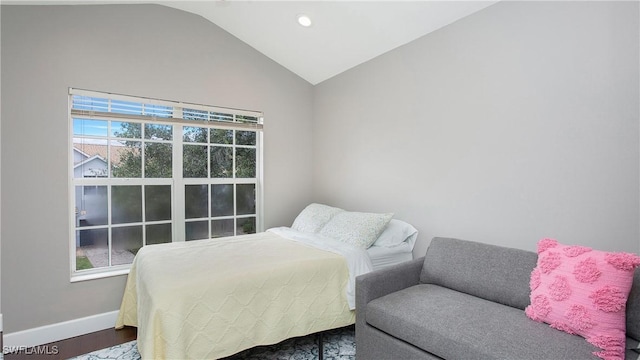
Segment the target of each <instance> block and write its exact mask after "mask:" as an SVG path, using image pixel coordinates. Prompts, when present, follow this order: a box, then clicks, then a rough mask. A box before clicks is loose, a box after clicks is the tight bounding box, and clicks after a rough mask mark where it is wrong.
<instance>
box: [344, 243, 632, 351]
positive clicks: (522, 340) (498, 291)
mask: <svg viewBox="0 0 640 360" xmlns="http://www.w3.org/2000/svg"><path fill="white" fill-rule="evenodd" d="M536 261H537V254H536V253H534V252H529V251H524V250H518V249H511V248H505V247H499V246H494V245H487V244H481V243H477V242H471V241H464V240H457V239H446V238H435V239H433V241H432V242H431V244H430V246H429V248H428V250H427V253H426V255H425V257H424V258H420V259H415V260H413V261H409V262H406V263H403V264H399V265H396V266H393V267H390V268H387V269H383V270H379V271H375V272H371V273H368V274H365V275H362V276H359V277H358V278H357V279H356V348H357V351H356V359H357V360H369V359H544V360H550V359H581V360H582V359H599V358H598V357H596V356H595V355H593V354H592V353H593V352H594V351H598V350H599V349H598V348H596V347H594V346H592V345H591V344H589V343H588V342H587V341H586V340H585V339H584V338H582V337H580V336H575V335H570V334H567V333H564V332H561V331H559V330H555V329H552V328H550V327H549V326H548V325H546V324H542V323H539V322H535V321H533V320H531V319H529V318H528V317H527V316H526V315H525V314H524V309H525V307H526V306H527V305H529V295H530V289H529V279H530V275H531V271H532V270H533V268H534V267H535V266H536ZM626 316H627V348H630V347H637V346H638V340H640V269H636V272H635V276H634V282H633V287H632V289H631V294H630V295H629V300H628V302H627V314H626ZM626 358H627V360H629V359H633V360H636V359H638V358H640V354H638V353H637V352H635V351H633V350H627V354H626Z"/></svg>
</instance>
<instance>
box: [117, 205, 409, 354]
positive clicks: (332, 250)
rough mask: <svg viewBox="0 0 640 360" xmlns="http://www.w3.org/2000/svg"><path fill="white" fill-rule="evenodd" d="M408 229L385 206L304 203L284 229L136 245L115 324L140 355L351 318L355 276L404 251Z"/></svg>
mask: <svg viewBox="0 0 640 360" xmlns="http://www.w3.org/2000/svg"><path fill="white" fill-rule="evenodd" d="M318 209H321V210H325V212H326V211H335V213H331V214H326V213H323V212H322V211H319V210H318ZM307 210H309V211H307ZM345 219H347V220H348V221H345ZM400 228H402V229H403V230H402V231H399V229H400ZM364 233H367V234H366V236H368V239H365V240H363V238H364V237H366V236H364V237H363V234H364ZM407 234H409V236H406V235H407ZM372 236H375V237H374V238H373V241H371V237H372ZM416 236H417V230H415V228H413V227H411V226H410V225H409V224H406V223H404V222H401V221H399V220H396V219H391V214H369V213H354V212H346V211H344V210H342V209H338V208H332V207H328V206H326V205H321V204H311V205H309V206H308V207H307V208H305V210H303V212H301V213H300V215H298V217H297V218H296V221H294V224H293V225H292V226H291V227H278V228H272V229H269V230H267V231H265V232H262V233H257V234H250V235H241V236H236V237H228V238H217V239H207V240H198V241H189V242H179V243H169V244H160V245H151V246H146V247H143V248H142V249H141V250H140V251H139V252H138V254H137V255H136V257H135V259H134V262H133V264H132V266H131V271H130V273H129V276H128V279H127V284H126V286H125V292H124V295H123V299H122V304H121V308H120V312H119V314H118V320H117V322H116V328H122V327H123V326H136V327H137V328H138V336H137V338H138V351H139V352H140V355H141V357H142V358H144V359H175V358H180V359H217V358H222V357H226V356H229V355H232V354H235V353H238V352H240V351H242V350H245V349H248V348H251V347H254V346H258V345H267V344H275V343H278V342H280V341H282V340H285V339H288V338H291V337H297V336H303V335H307V334H312V333H317V332H321V331H325V330H329V329H334V328H339V327H344V326H347V325H351V324H353V323H354V322H355V311H354V309H355V277H356V276H358V275H360V274H364V273H366V272H369V271H371V270H373V269H378V268H383V267H386V266H390V265H392V264H395V263H398V262H402V261H405V260H406V259H411V249H412V248H413V244H414V243H415V239H416ZM354 239H356V240H354ZM363 241H364V242H363ZM378 241H379V242H378Z"/></svg>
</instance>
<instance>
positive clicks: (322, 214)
mask: <svg viewBox="0 0 640 360" xmlns="http://www.w3.org/2000/svg"><path fill="white" fill-rule="evenodd" d="M343 211H344V210H342V209H340V208H336V207H332V206H328V205H322V204H316V203H313V204H309V205H307V207H306V208H304V209H303V210H302V211H301V212H300V214H298V216H297V217H296V219H295V220H294V221H293V225H291V228H292V229H294V230H298V231H302V232H310V233H317V232H318V231H320V229H322V227H323V226H324V225H325V224H326V223H328V222H329V220H331V218H332V217H333V216H334V215H335V214H337V213H340V212H343Z"/></svg>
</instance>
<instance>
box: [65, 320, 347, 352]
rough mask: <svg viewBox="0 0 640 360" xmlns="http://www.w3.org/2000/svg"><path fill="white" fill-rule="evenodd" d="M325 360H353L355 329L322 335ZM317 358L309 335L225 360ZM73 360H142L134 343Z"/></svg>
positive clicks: (314, 340) (313, 339)
mask: <svg viewBox="0 0 640 360" xmlns="http://www.w3.org/2000/svg"><path fill="white" fill-rule="evenodd" d="M322 338H323V348H324V352H323V354H324V358H325V359H327V360H354V359H355V358H356V339H355V331H354V327H353V326H349V327H346V328H341V329H336V330H329V331H326V332H324V333H323V336H322ZM317 358H318V336H317V335H315V334H314V335H308V336H302V337H298V338H293V339H288V340H285V341H283V342H281V343H279V344H275V345H267V346H258V347H255V348H252V349H248V350H245V351H243V352H241V353H238V354H236V355H233V356H230V357H228V358H225V360H284V359H290V360H311V359H317ZM73 360H140V354H139V353H138V348H137V346H136V342H135V341H131V342H128V343H124V344H121V345H117V346H113V347H110V348H107V349H102V350H97V351H94V352H92V353H89V354H86V355H81V356H78V357H75V358H73Z"/></svg>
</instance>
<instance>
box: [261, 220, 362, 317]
mask: <svg viewBox="0 0 640 360" xmlns="http://www.w3.org/2000/svg"><path fill="white" fill-rule="evenodd" d="M267 231H268V232H272V233H274V234H277V235H280V236H282V237H283V238H287V239H291V240H296V241H299V242H302V243H304V244H307V245H311V246H313V247H315V248H318V249H321V250H326V251H331V252H332V253H335V254H339V255H342V256H344V258H345V259H346V260H347V266H348V267H349V283H348V284H347V288H346V293H347V301H349V308H350V309H351V310H354V309H355V308H356V276H358V275H362V274H366V273H368V272H370V271H371V270H373V265H372V264H371V259H370V258H369V254H368V253H367V251H366V250H362V249H360V248H359V247H356V246H352V245H349V244H345V243H342V242H339V241H336V240H334V239H332V238H329V237H326V236H322V235H320V234H317V233H305V232H300V231H296V230H293V229H292V228H289V227H278V228H271V229H269V230H267Z"/></svg>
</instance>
